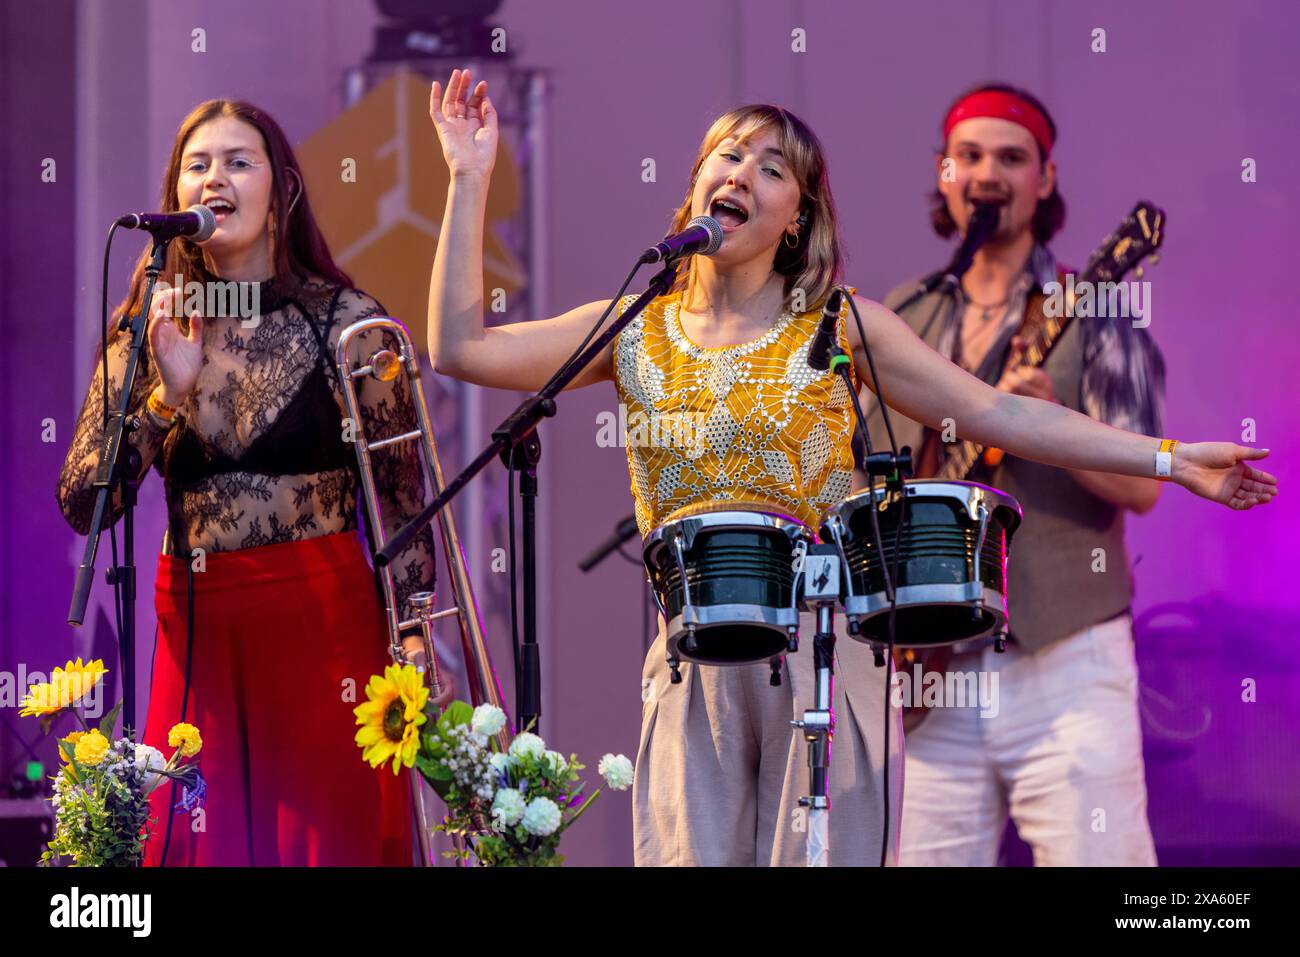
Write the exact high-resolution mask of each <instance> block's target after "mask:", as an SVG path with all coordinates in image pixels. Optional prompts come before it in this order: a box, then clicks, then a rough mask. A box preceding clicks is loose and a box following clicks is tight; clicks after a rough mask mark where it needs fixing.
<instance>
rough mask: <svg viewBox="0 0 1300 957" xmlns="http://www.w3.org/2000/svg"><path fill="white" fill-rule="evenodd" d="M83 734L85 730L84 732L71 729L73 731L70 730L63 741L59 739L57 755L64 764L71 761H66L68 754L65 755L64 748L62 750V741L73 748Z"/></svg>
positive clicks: (84, 734)
mask: <svg viewBox="0 0 1300 957" xmlns="http://www.w3.org/2000/svg"><path fill="white" fill-rule="evenodd" d="M85 736H86V732H84V731H73V732H72V733H71V734H69V735H68V736H67V737H66V738H64V739H63V741H60V742H59V757H60V758H62V759H63V763H64V764H69V763H71V762H69V761H68V756H67V754H66V753H64V750H63V745H64V743H65V742H66V743H67V744H70V745H72V746H73V748H74V749H75V748H76V745H77V742H78V741H80V740H81V739H82V738H84V737H85ZM78 760H80V759H78Z"/></svg>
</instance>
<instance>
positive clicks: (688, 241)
mask: <svg viewBox="0 0 1300 957" xmlns="http://www.w3.org/2000/svg"><path fill="white" fill-rule="evenodd" d="M721 245H722V226H721V225H719V223H718V221H717V220H716V219H714V218H713V217H712V216H696V217H695V218H694V219H692V220H691V221H690V222H689V223H687V224H686V228H685V229H683V230H682V231H681V232H680V233H676V234H674V235H672V236H668V237H666V238H665V239H664V241H663V242H661V243H655V244H654V245H653V246H651V247H649V248H648V249H647V250H646V251H645V252H643V253H642V254H641V262H643V263H658V262H663V261H664V260H667V259H681V258H683V257H685V256H694V255H696V254H697V253H698V254H699V255H701V256H712V255H713V254H714V253H716V252H717V251H718V248H719V247H720V246H721Z"/></svg>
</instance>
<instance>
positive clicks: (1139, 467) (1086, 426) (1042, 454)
mask: <svg viewBox="0 0 1300 957" xmlns="http://www.w3.org/2000/svg"><path fill="white" fill-rule="evenodd" d="M854 301H855V302H856V303H857V305H858V310H859V312H861V314H862V323H863V329H864V332H865V334H866V336H867V338H868V340H869V341H870V343H871V349H872V357H873V358H874V360H875V363H876V371H877V372H878V373H879V374H880V382H881V388H882V390H883V391H884V393H885V401H886V402H887V403H888V404H889V405H890V407H891V408H895V409H897V410H898V411H900V412H902V413H903V414H904V415H906V416H908V417H909V418H912V419H915V420H916V421H918V422H922V423H924V424H926V425H928V426H930V427H932V428H936V429H941V428H942V423H943V420H944V419H952V420H953V422H954V423H955V426H956V430H957V433H958V434H959V435H960V436H961V437H962V438H965V439H969V440H971V441H974V442H978V443H980V444H981V445H986V446H991V447H995V448H1000V449H1005V450H1006V451H1007V452H1010V453H1011V454H1013V455H1018V456H1020V457H1021V458H1025V459H1032V460H1033V461H1035V462H1042V463H1043V464H1045V465H1055V466H1059V467H1061V468H1069V469H1089V470H1092V471H1097V472H1113V473H1115V474H1118V475H1138V476H1146V477H1150V476H1152V475H1154V472H1155V453H1156V451H1157V450H1158V449H1159V447H1160V440H1159V439H1154V438H1151V437H1149V436H1145V435H1138V434H1136V433H1133V432H1124V431H1122V430H1120V429H1113V428H1111V427H1110V426H1108V425H1103V424H1102V423H1100V422H1098V421H1096V420H1095V419H1091V418H1089V417H1088V416H1086V415H1081V414H1080V413H1078V412H1075V411H1073V410H1071V409H1068V408H1066V407H1065V406H1063V405H1057V404H1054V403H1051V402H1044V401H1043V400H1041V399H1034V398H1030V397H1028V396H1023V395H1013V394H1011V393H1008V392H999V391H998V390H996V389H994V388H992V387H990V386H988V385H986V384H985V383H984V382H981V381H980V380H979V379H977V378H975V377H974V376H973V375H970V374H969V373H967V372H966V371H965V370H963V369H962V368H960V367H959V366H957V365H955V364H954V363H952V362H950V361H948V360H947V359H945V358H944V357H943V356H941V355H939V353H937V352H935V351H934V350H933V349H931V348H930V347H929V346H927V345H926V344H925V343H924V342H922V341H921V339H920V338H918V337H917V335H916V334H915V333H914V332H913V331H912V330H911V329H910V328H909V327H908V326H907V324H906V323H905V322H903V320H902V319H900V318H898V316H896V315H894V314H893V313H892V312H890V311H889V310H888V309H886V308H885V307H884V306H881V305H880V304H879V303H875V302H871V301H870V300H867V299H862V298H860V297H857V296H855V297H854ZM849 336H850V342H851V343H852V344H853V350H854V364H855V366H856V368H857V370H858V374H859V376H861V377H862V379H863V381H864V382H867V383H868V384H870V382H871V379H870V373H869V370H868V369H867V363H866V359H865V356H864V354H863V352H862V344H861V341H860V340H859V337H858V334H857V328H856V324H855V323H853V322H850V323H849ZM1267 454H1268V450H1267V449H1252V448H1248V447H1245V446H1240V445H1234V444H1233V443H1231V442H1197V443H1191V444H1180V445H1179V446H1178V450H1177V452H1176V454H1175V455H1174V459H1173V475H1172V479H1173V481H1175V482H1177V483H1178V484H1180V485H1182V486H1183V487H1185V488H1187V489H1189V490H1190V491H1192V492H1195V493H1196V494H1197V495H1200V496H1202V497H1204V498H1208V499H1211V500H1213V501H1216V502H1220V503H1222V504H1224V505H1228V506H1231V507H1232V508H1238V509H1242V508H1250V507H1251V506H1254V505H1262V504H1266V503H1267V502H1269V501H1270V500H1272V498H1273V496H1274V495H1275V494H1276V493H1277V479H1276V478H1275V477H1274V476H1272V475H1270V474H1269V473H1267V472H1264V471H1261V470H1259V469H1255V468H1253V467H1251V466H1250V465H1248V464H1247V462H1248V461H1249V460H1253V459H1261V458H1264V457H1265V456H1266V455H1267Z"/></svg>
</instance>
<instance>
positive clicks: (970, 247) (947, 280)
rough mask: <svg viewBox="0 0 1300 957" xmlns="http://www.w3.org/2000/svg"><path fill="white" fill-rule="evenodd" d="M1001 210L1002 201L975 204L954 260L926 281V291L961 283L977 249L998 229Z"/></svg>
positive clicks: (954, 286)
mask: <svg viewBox="0 0 1300 957" xmlns="http://www.w3.org/2000/svg"><path fill="white" fill-rule="evenodd" d="M1001 210H1002V206H1001V204H1000V203H976V204H975V212H974V214H972V215H971V218H970V224H969V225H968V226H967V227H966V236H965V237H964V238H963V239H962V241H961V245H960V246H958V247H957V252H956V253H954V254H953V257H952V262H950V263H949V264H948V268H947V269H945V270H944V271H943V272H942V273H936V274H934V275H933V276H930V277H929V278H928V279H927V280H926V281H925V291H926V292H931V291H933V290H934V288H935V287H936V286H939V285H941V284H942V285H946V286H949V287H950V288H956V287H957V286H958V285H959V284H960V283H961V277H962V276H964V275H966V271H967V270H968V269H970V264H971V262H972V261H973V260H974V259H975V253H976V251H977V250H978V249H979V248H980V247H981V246H983V245H984V244H985V243H986V242H988V239H989V237H990V236H992V235H993V233H994V232H996V231H997V228H998V218H999V217H1000V216H1001V214H1002V213H1001Z"/></svg>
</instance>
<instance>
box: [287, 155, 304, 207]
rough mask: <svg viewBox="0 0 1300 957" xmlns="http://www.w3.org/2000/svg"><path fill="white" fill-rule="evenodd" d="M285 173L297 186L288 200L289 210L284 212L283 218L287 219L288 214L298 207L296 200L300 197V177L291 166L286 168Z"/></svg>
mask: <svg viewBox="0 0 1300 957" xmlns="http://www.w3.org/2000/svg"><path fill="white" fill-rule="evenodd" d="M285 172H286V173H289V174H290V175H292V176H293V181H294V183H295V184H296V186H297V188H296V189H294V191H293V198H292V199H290V200H289V208H288V209H286V210H285V211H284V215H285V218H286V219H287V218H288V217H289V214H290V213H292V212H293V208H294V207H295V206H297V205H298V198H299V197H300V196H302V177H301V176H300V175H298V171H297V170H296V169H294V168H293V167H292V166H286V167H285Z"/></svg>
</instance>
